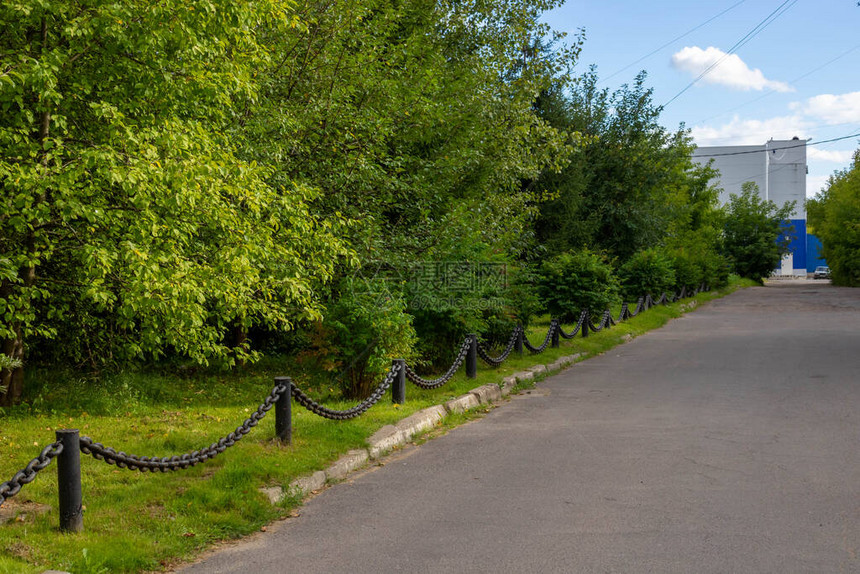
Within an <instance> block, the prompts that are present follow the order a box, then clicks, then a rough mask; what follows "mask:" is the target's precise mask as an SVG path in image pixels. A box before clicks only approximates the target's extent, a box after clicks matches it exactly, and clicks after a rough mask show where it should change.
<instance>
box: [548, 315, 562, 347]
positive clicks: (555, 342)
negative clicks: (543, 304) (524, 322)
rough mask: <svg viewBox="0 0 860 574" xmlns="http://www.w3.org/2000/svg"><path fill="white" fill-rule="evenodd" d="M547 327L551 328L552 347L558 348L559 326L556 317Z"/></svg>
mask: <svg viewBox="0 0 860 574" xmlns="http://www.w3.org/2000/svg"><path fill="white" fill-rule="evenodd" d="M549 328H550V329H552V343H551V344H552V348H553V349H558V330H559V329H560V328H561V326H560V325H559V323H558V319H553V320H552V321H550V324H549Z"/></svg>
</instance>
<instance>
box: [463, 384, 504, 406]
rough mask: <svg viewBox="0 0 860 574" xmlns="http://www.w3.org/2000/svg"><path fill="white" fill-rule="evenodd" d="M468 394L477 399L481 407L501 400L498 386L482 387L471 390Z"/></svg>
mask: <svg viewBox="0 0 860 574" xmlns="http://www.w3.org/2000/svg"><path fill="white" fill-rule="evenodd" d="M469 394H472V395H475V396H476V397H478V400H479V401H481V404H482V405H489V404H491V403H494V402H495V401H498V400H499V399H501V398H502V391H501V389H500V388H499V385H493V384H488V385H482V386H480V387H478V388H477V389H472V390H471V391H469Z"/></svg>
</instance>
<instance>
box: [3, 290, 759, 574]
mask: <svg viewBox="0 0 860 574" xmlns="http://www.w3.org/2000/svg"><path fill="white" fill-rule="evenodd" d="M741 286H747V284H746V283H743V282H740V281H734V282H733V283H732V284H731V285H730V286H729V287H728V288H726V289H723V290H721V291H718V292H713V293H703V294H700V295H698V296H697V297H695V298H692V299H685V300H684V301H682V302H679V303H675V304H672V305H669V306H665V307H662V306H661V307H656V308H653V309H651V310H649V311H648V312H646V313H643V314H641V315H639V316H638V317H635V318H633V319H631V320H630V321H627V322H624V323H622V324H619V325H618V326H617V327H614V328H612V329H610V330H604V331H602V332H600V333H594V334H592V335H591V336H590V337H589V338H587V339H582V338H581V337H580V338H576V339H573V340H571V341H565V340H562V342H561V347H560V348H559V349H551V348H550V349H547V350H546V351H545V352H544V353H542V354H540V355H536V356H532V355H529V354H528V353H526V354H525V355H524V356H522V357H516V356H513V355H512V356H511V358H510V359H509V360H508V361H506V362H505V364H504V365H503V366H502V367H499V368H497V369H490V368H487V367H486V366H485V365H483V364H482V363H481V364H479V368H478V378H477V379H476V380H469V379H467V378H466V377H465V375H464V374H463V371H462V370H461V371H460V373H458V374H457V375H456V376H455V377H454V379H453V380H452V381H451V383H449V384H448V385H446V386H445V387H443V388H441V389H437V390H434V391H422V390H420V389H418V388H416V387H414V386H412V385H407V391H406V393H407V394H406V404H404V405H402V406H394V405H392V404H391V403H390V400H383V401H381V402H380V403H379V404H378V405H376V406H375V407H373V408H372V409H370V411H368V412H367V413H366V414H365V415H363V416H361V417H359V418H357V419H353V420H351V421H345V422H334V421H328V420H325V419H322V418H320V417H317V416H316V415H313V414H310V413H308V412H307V411H305V410H304V409H303V408H301V407H299V406H297V405H294V407H293V428H294V434H293V444H292V445H291V446H289V447H283V446H280V445H279V444H277V443H276V442H275V441H274V440H273V435H274V431H273V425H274V417H273V415H270V416H271V418H269V417H267V418H266V419H264V420H263V422H261V423H260V425H259V426H258V427H257V428H256V429H254V430H253V431H252V433H251V434H249V435H248V437H246V438H245V439H244V440H243V441H241V442H240V443H238V444H237V445H236V446H235V447H233V448H230V449H228V450H227V451H226V452H225V453H224V454H222V455H220V456H219V457H217V458H215V459H214V460H211V461H208V462H207V463H205V464H202V465H199V466H197V467H195V468H192V469H189V470H185V471H181V472H175V473H165V474H161V473H158V474H149V473H145V474H144V473H139V472H133V471H128V470H121V469H117V468H115V467H113V466H109V465H107V464H104V463H103V462H100V461H96V460H95V459H93V458H91V457H88V456H83V457H82V461H81V463H82V482H83V495H84V505H85V515H84V527H85V531H84V532H83V533H81V534H61V533H59V531H58V529H57V523H58V517H57V510H56V500H57V484H56V471H55V470H54V465H52V466H51V467H49V468H48V469H47V470H45V471H44V472H42V473H41V474H40V475H39V476H38V478H37V479H36V480H35V482H33V483H32V484H29V485H27V486H25V487H24V490H22V491H21V493H20V494H19V495H18V496H16V497H15V498H13V499H11V500H10V501H8V502H7V503H6V505H4V508H3V510H4V511H6V513H7V514H8V513H11V514H12V515H13V518H12V519H11V520H10V521H8V522H7V523H5V524H3V525H0V549H2V552H0V573H11V572H15V573H18V572H25V573H26V572H41V571H43V570H45V569H49V568H52V569H59V570H67V571H70V572H72V573H73V574H85V573H92V572H139V571H146V570H161V569H164V568H166V567H169V566H171V565H175V564H176V563H178V562H181V561H183V560H188V559H190V558H192V557H193V556H195V555H196V554H197V553H199V552H200V551H202V550H203V549H205V548H207V547H209V546H211V545H212V544H213V543H215V542H216V541H219V540H224V539H230V538H236V537H239V536H243V535H246V534H248V533H250V532H253V531H255V530H259V529H260V528H261V527H262V526H264V525H265V524H267V523H268V522H271V521H272V520H276V519H278V518H280V517H284V516H286V515H288V514H289V512H290V510H291V507H292V506H294V505H295V504H297V502H296V501H289V500H288V501H286V502H285V503H284V504H283V505H282V506H281V507H272V506H271V505H270V504H269V502H268V501H267V499H266V498H265V496H264V495H262V494H261V493H260V492H259V490H258V489H259V488H260V487H263V486H269V485H286V484H288V483H289V482H290V481H292V480H293V479H295V478H297V477H299V476H302V475H305V474H309V473H311V472H313V471H316V470H320V469H323V468H325V467H326V466H327V465H328V464H329V463H331V462H333V461H335V460H336V459H337V458H338V457H339V456H341V455H342V454H344V453H345V452H346V451H348V450H350V449H353V448H360V447H362V446H364V445H365V441H366V439H367V438H368V437H369V436H370V435H371V434H373V432H375V431H376V430H377V429H379V428H380V427H381V426H383V425H385V424H391V423H394V422H396V421H397V420H399V419H401V418H403V417H405V416H407V415H409V414H411V413H413V412H415V411H418V410H420V409H422V408H425V407H428V406H431V405H435V404H439V403H441V402H444V401H446V400H448V399H450V398H453V397H456V396H458V395H461V394H463V393H465V392H467V391H468V390H470V389H472V388H474V387H477V386H480V385H484V384H487V383H498V382H500V381H501V379H502V377H504V376H507V375H509V374H511V373H513V372H515V371H518V370H521V369H523V368H525V367H529V366H532V365H535V364H548V363H550V362H552V361H554V360H555V359H556V358H558V357H560V356H563V355H569V354H572V353H574V352H580V353H585V356H592V355H595V354H599V353H602V352H604V351H606V350H608V349H610V348H612V347H614V346H616V345H618V344H619V343H620V342H621V341H622V340H623V338H624V337H625V335H628V334H629V335H632V336H637V335H640V334H642V333H645V332H646V331H649V330H652V329H655V328H658V327H660V326H662V325H664V324H665V323H666V322H667V321H669V320H670V319H672V318H674V317H678V316H680V315H681V314H682V313H683V312H684V311H685V310H687V309H690V308H691V307H692V306H693V305H692V304H691V302H692V301H696V303H697V304H701V303H703V302H706V301H709V300H711V299H714V298H717V297H720V296H722V295H725V294H726V293H728V292H730V291H733V290H735V289H737V288H738V287H741ZM616 314H617V313H616ZM547 326H548V320H545V321H541V322H538V323H536V324H535V325H534V326H532V327H531V328H530V329H529V333H528V335H529V338H530V340H531V341H532V343H533V344H534V343H540V342H541V341H542V340H543V336H544V335H545V334H546V329H547ZM570 327H571V326H570V325H566V328H568V329H569V328H570ZM479 363H480V362H479ZM287 374H290V373H289V372H285V370H284V369H283V368H281V369H277V368H276V366H275V365H273V364H271V363H270V364H263V365H258V366H256V367H254V368H253V369H252V370H249V371H247V372H244V373H239V374H203V375H194V376H186V377H179V376H177V375H175V374H171V375H166V374H158V373H147V374H123V375H117V376H113V377H111V378H110V379H108V380H104V381H101V382H100V383H99V384H98V385H93V384H91V383H89V382H88V381H86V380H81V379H76V378H74V377H70V376H69V375H63V376H62V377H60V376H58V374H57V373H52V372H44V373H39V376H41V377H42V379H43V387H42V389H41V390H40V392H39V393H38V396H39V397H40V398H39V399H38V400H36V401H35V402H34V403H33V404H32V405H29V406H28V407H27V408H22V409H18V410H13V411H11V412H7V413H5V414H4V415H3V416H2V418H0V481H3V480H8V479H9V478H10V477H11V476H12V475H13V474H14V473H15V472H16V471H17V470H19V469H21V468H23V466H24V465H26V463H27V462H28V461H29V460H30V459H31V458H33V457H34V456H35V455H36V454H38V452H39V450H40V449H41V448H42V447H44V445H46V444H48V443H50V442H52V441H53V440H54V431H55V430H56V429H58V428H79V429H80V430H81V434H83V435H88V436H90V437H92V438H93V439H94V440H96V441H98V442H101V443H103V444H105V445H109V446H113V447H115V448H117V450H123V451H125V452H132V453H135V454H140V455H144V454H147V455H168V454H172V453H180V452H186V451H190V450H194V449H196V448H200V447H202V446H205V445H208V444H209V443H211V442H212V441H213V440H215V439H217V438H218V437H221V436H223V435H225V434H227V433H228V432H230V431H231V430H233V429H235V427H236V426H237V425H238V424H239V423H240V422H241V421H242V420H244V419H245V418H246V417H247V416H248V414H249V413H250V412H252V411H253V410H254V408H256V406H257V404H258V403H259V402H260V401H261V400H262V398H263V397H265V396H266V395H267V394H268V392H269V391H270V390H271V386H272V379H273V377H274V376H277V375H287ZM52 378H53V380H52ZM55 381H59V382H55ZM326 404H327V406H333V407H334V408H345V407H347V406H350V405H347V404H342V405H338V404H337V403H330V402H327V403H326ZM462 420H466V419H465V418H463V417H459V418H456V420H454V419H451V420H449V421H448V424H452V423H453V424H456V423H457V422H458V421H462ZM46 507H51V508H46ZM40 510H41V511H40Z"/></svg>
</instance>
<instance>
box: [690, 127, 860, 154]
mask: <svg viewBox="0 0 860 574" xmlns="http://www.w3.org/2000/svg"><path fill="white" fill-rule="evenodd" d="M856 137H860V132H857V133H856V134H851V135H847V136H842V137H839V138H832V139H829V140H821V141H818V142H812V143H806V142H803V143H801V144H796V145H787V146H783V147H778V148H774V150H768V149H751V150H747V151H735V152H729V153H713V154H702V155H701V156H698V157H722V156H727V155H746V154H750V153H762V152H767V151H775V150H777V149H778V150H784V149H795V148H799V147H810V146H814V145H821V144H826V143H831V142H838V141H841V140H847V139H850V138H856ZM698 149H701V148H698ZM693 153H694V154H695V153H696V152H695V150H694V151H693ZM694 157H696V156H695V155H694Z"/></svg>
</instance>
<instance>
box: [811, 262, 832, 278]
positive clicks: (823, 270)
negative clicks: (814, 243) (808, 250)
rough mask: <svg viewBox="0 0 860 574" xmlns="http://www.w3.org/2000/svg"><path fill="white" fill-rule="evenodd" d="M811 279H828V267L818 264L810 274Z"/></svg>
mask: <svg viewBox="0 0 860 574" xmlns="http://www.w3.org/2000/svg"><path fill="white" fill-rule="evenodd" d="M812 278H813V279H830V267H827V266H826V265H819V266H818V267H816V268H815V273H813V274H812Z"/></svg>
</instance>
